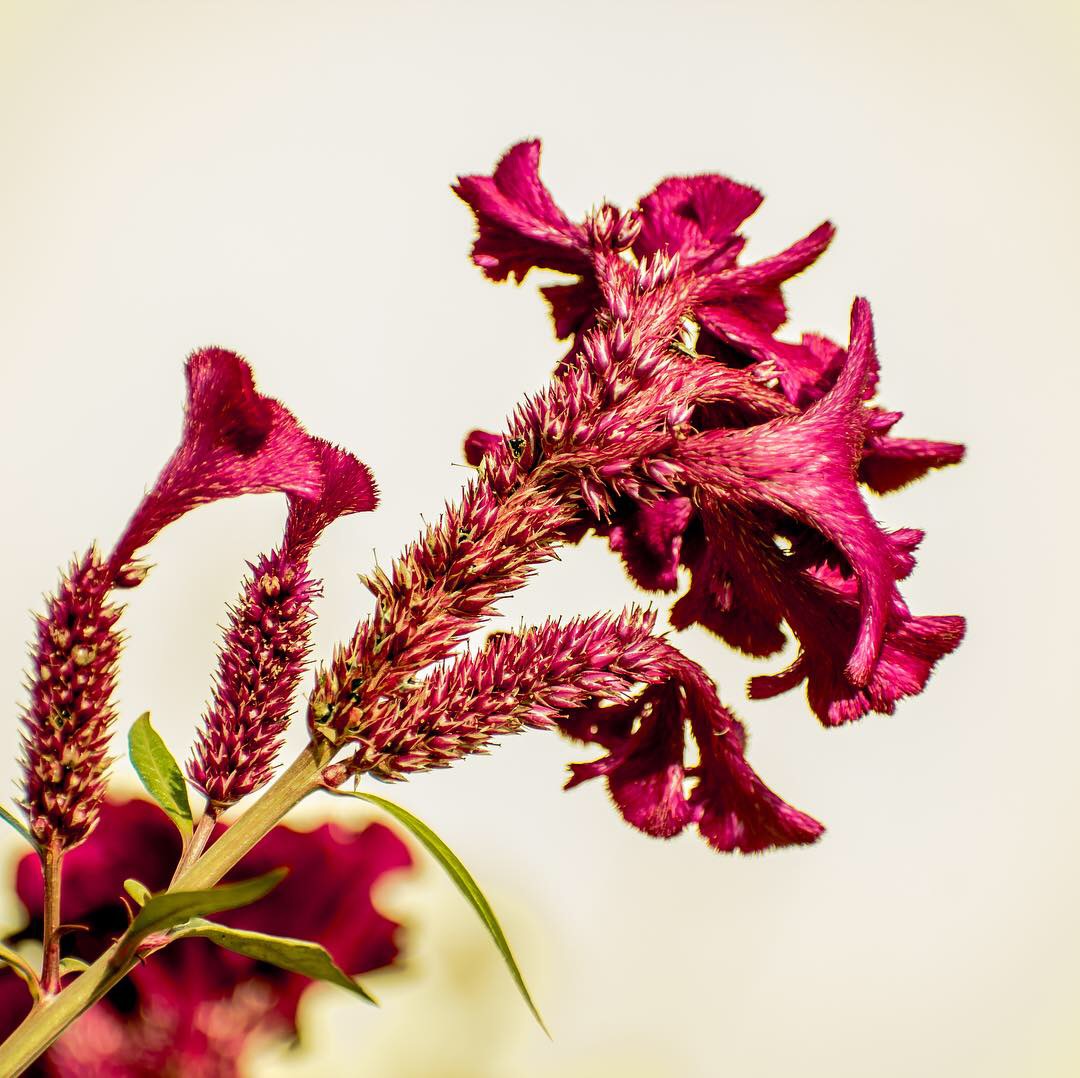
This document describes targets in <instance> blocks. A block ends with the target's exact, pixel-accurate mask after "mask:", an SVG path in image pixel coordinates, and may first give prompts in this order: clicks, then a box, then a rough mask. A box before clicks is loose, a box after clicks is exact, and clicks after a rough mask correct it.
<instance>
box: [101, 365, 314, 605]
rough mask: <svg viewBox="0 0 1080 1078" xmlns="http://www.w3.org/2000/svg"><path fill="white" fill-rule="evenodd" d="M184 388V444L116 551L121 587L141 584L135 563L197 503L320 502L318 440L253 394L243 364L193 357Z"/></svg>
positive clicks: (114, 564) (288, 415) (279, 408)
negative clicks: (250, 498)
mask: <svg viewBox="0 0 1080 1078" xmlns="http://www.w3.org/2000/svg"><path fill="white" fill-rule="evenodd" d="M187 383H188V399H187V414H186V416H185V419H184V430H183V435H182V437H181V440H180V445H179V446H178V447H177V449H176V452H175V453H173V455H172V457H171V458H170V459H169V462H168V463H167V464H166V465H165V467H164V469H163V470H162V472H161V475H159V476H158V479H157V482H156V483H155V484H154V486H153V488H152V489H151V490H150V492H149V494H147V495H146V497H145V498H143V500H142V503H141V504H140V505H139V508H138V509H136V511H135V515H134V516H133V517H132V518H131V521H130V522H129V523H128V526H127V528H126V530H125V531H124V534H123V535H122V536H121V537H120V540H119V542H118V543H117V544H116V549H115V550H114V551H113V554H112V558H111V561H110V565H111V567H112V570H113V572H114V574H116V575H117V578H118V583H121V584H128V585H133V584H137V583H138V582H139V581H140V580H141V579H142V573H141V572H140V571H139V569H138V567H137V566H134V565H132V564H131V559H132V558H133V557H134V556H135V554H136V553H137V552H138V551H139V549H140V548H141V547H143V546H145V545H146V544H147V543H149V542H150V540H151V539H153V538H154V536H155V535H157V533H158V532H159V531H161V529H162V528H164V527H165V526H166V525H167V524H171V523H172V522H173V521H174V520H176V519H177V518H179V517H181V516H183V515H184V514H185V513H187V512H188V511H189V510H191V509H194V508H195V507H196V506H198V505H204V504H206V503H207V502H212V501H217V500H219V499H221V498H235V497H237V496H239V495H241V494H263V493H267V492H270V491H283V492H285V493H287V494H293V495H296V496H298V497H301V498H317V497H318V496H319V494H320V493H321V491H322V467H321V462H320V460H319V454H318V451H317V449H316V446H315V444H314V442H313V439H312V438H311V437H310V436H309V435H308V434H307V433H306V432H305V430H304V428H303V427H302V426H301V425H300V423H299V422H298V421H297V420H296V418H295V417H294V416H293V415H292V413H291V412H289V410H288V409H287V408H285V406H284V405H282V404H279V403H278V402H277V401H276V400H273V399H272V398H270V397H264V396H262V394H260V393H258V392H257V391H256V389H255V383H254V380H253V378H252V375H251V368H250V367H249V366H248V365H247V363H246V362H245V361H244V360H243V359H241V358H240V357H239V356H238V355H236V354H235V353H234V352H227V351H225V350H224V349H221V348H205V349H203V350H202V351H200V352H195V353H194V354H193V355H192V356H191V357H190V358H189V359H188V364H187Z"/></svg>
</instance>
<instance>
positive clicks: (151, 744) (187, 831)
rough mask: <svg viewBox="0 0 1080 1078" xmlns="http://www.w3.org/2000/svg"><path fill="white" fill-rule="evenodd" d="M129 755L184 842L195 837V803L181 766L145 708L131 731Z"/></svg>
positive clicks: (153, 796)
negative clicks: (192, 817) (192, 814)
mask: <svg viewBox="0 0 1080 1078" xmlns="http://www.w3.org/2000/svg"><path fill="white" fill-rule="evenodd" d="M128 755H129V756H130V757H131V764H132V766H133V767H134V768H135V772H136V774H137V775H138V776H139V778H140V779H141V780H142V784H143V786H144V787H145V788H146V792H147V793H148V794H149V795H150V796H151V797H152V798H153V799H154V800H155V801H156V802H157V803H158V804H159V805H160V806H161V808H162V809H163V810H164V812H165V814H166V815H167V816H168V817H169V819H170V820H172V822H173V823H174V824H176V827H177V829H178V830H179V832H180V834H181V835H183V837H184V841H185V842H187V841H188V840H189V839H190V838H191V830H192V825H191V804H190V803H189V801H188V795H187V783H186V782H185V781H184V774H183V772H182V771H181V770H180V767H179V765H178V764H177V762H176V760H175V759H174V758H173V754H172V753H171V752H169V747H168V746H167V745H166V744H165V742H164V741H163V740H162V739H161V735H160V734H159V733H158V732H157V731H156V730H155V729H154V727H153V726H152V725H151V724H150V712H149V711H144V712H143V713H142V714H141V715H140V716H139V717H138V718H137V719H136V720H135V724H134V725H133V726H132V727H131V732H130V733H129V734H128Z"/></svg>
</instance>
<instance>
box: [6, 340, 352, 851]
mask: <svg viewBox="0 0 1080 1078" xmlns="http://www.w3.org/2000/svg"><path fill="white" fill-rule="evenodd" d="M186 373H187V402H186V412H185V418H184V427H183V432H182V436H181V440H180V444H179V446H178V447H177V449H176V451H175V453H174V454H173V456H172V457H171V458H170V460H169V462H168V463H167V464H166V466H165V468H164V469H163V470H162V472H161V474H160V476H159V477H158V479H157V482H156V483H155V484H154V486H153V487H152V488H151V490H150V491H149V492H148V493H147V494H146V496H145V497H144V498H143V499H142V501H141V502H140V503H139V505H138V507H137V508H136V510H135V513H134V514H133V516H132V518H131V521H130V523H129V524H128V526H127V528H126V530H125V531H124V534H123V535H122V536H121V538H120V540H119V541H118V543H117V545H116V547H115V548H114V550H113V552H112V554H111V555H110V557H109V558H108V559H107V560H104V561H103V560H102V559H100V558H99V557H98V554H97V553H96V551H94V550H91V551H90V553H89V554H87V555H86V556H85V557H84V558H83V559H82V560H80V561H79V562H77V563H76V564H75V565H74V566H73V567H72V570H71V572H70V573H69V574H68V576H67V577H66V578H65V579H64V580H63V581H62V583H61V587H60V590H59V592H58V594H57V597H56V598H55V599H54V600H52V601H51V602H50V605H49V609H48V612H47V614H46V615H45V616H44V617H43V618H40V619H39V629H38V635H37V646H36V649H35V651H34V653H33V656H32V664H33V665H32V668H31V671H30V677H29V692H30V699H31V702H30V706H29V708H28V709H27V711H26V716H25V722H24V727H25V729H24V734H23V754H24V761H25V764H24V771H25V777H26V790H25V796H24V802H25V804H26V807H27V812H28V814H29V818H30V825H31V829H32V831H33V833H34V836H35V838H36V839H37V840H38V842H39V844H40V845H41V847H42V850H43V852H44V851H46V850H54V851H57V852H62V851H63V850H65V849H69V848H70V847H72V846H75V845H78V843H80V842H82V840H83V839H84V838H86V836H87V835H88V834H89V833H90V831H91V830H92V829H93V827H94V825H95V823H96V821H97V809H98V803H99V802H100V800H101V795H102V792H103V788H104V780H105V771H106V769H107V766H108V762H109V761H108V757H107V752H108V741H109V734H110V732H111V726H112V722H113V719H114V718H115V711H114V708H113V704H112V693H113V688H114V686H115V681H116V664H117V659H118V656H119V647H120V645H119V637H118V635H117V633H116V628H115V626H116V621H117V619H118V618H119V615H120V608H119V607H116V606H114V605H111V604H110V602H109V594H110V592H111V591H112V590H113V589H116V588H131V587H134V586H136V585H138V584H139V583H140V582H141V581H142V579H143V578H144V576H145V566H143V565H142V564H141V563H140V562H138V561H135V560H133V559H134V557H135V555H136V554H137V553H138V551H139V550H140V549H141V548H142V547H144V546H145V545H146V544H147V543H149V542H150V541H151V540H152V539H153V538H154V536H155V535H156V534H157V533H158V532H159V531H160V530H161V529H162V528H163V527H165V526H166V525H168V524H169V523H171V522H172V521H174V520H176V519H178V518H179V517H180V516H182V515H183V514H184V513H186V512H188V511H189V510H190V509H193V508H195V507H196V506H198V505H203V504H206V503H208V502H211V501H215V500H217V499H219V498H232V497H236V496H238V495H241V494H251V493H261V492H266V491H284V492H287V493H288V494H290V496H292V497H294V498H295V497H307V498H318V497H320V496H321V494H322V492H323V477H324V465H323V462H322V460H321V457H320V448H319V443H318V442H317V440H316V439H314V438H312V437H311V436H310V435H309V434H307V432H306V431H305V430H304V429H303V427H302V426H301V425H300V424H299V423H298V422H297V420H296V419H295V417H293V415H292V414H291V413H290V412H289V411H288V410H287V409H286V408H284V407H283V406H282V405H281V404H279V403H278V402H277V401H276V400H273V399H272V398H270V397H264V396H262V395H261V394H260V393H258V392H257V391H256V390H255V385H254V381H253V379H252V374H251V369H250V367H249V366H248V365H247V363H246V362H245V361H244V360H243V359H241V358H240V357H239V356H238V355H236V354H234V353H232V352H226V351H224V350H222V349H219V348H209V349H204V350H202V351H199V352H195V353H194V354H193V355H191V356H190V357H189V358H188V361H187V367H186ZM368 478H369V482H370V477H368Z"/></svg>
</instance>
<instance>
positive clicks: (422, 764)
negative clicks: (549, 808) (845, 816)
mask: <svg viewBox="0 0 1080 1078" xmlns="http://www.w3.org/2000/svg"><path fill="white" fill-rule="evenodd" d="M654 621H655V618H654V616H653V615H652V614H650V613H646V612H643V611H640V610H631V611H628V612H626V613H624V614H623V615H622V616H620V617H611V616H603V615H594V616H593V617H589V618H575V619H573V620H572V621H570V622H568V623H566V624H560V623H559V622H556V621H551V622H548V623H547V624H545V625H543V626H541V627H540V628H537V629H526V630H523V631H521V632H517V633H497V634H494V635H493V636H491V637H490V638H489V639H488V641H487V642H486V643H485V644H484V646H483V647H482V648H480V649H479V650H478V651H476V652H475V653H467V654H465V655H463V656H461V657H460V658H458V659H457V660H455V661H454V662H453V663H451V664H449V665H447V666H445V667H443V668H442V669H440V670H438V671H436V672H435V673H433V674H432V675H431V676H430V677H428V678H426V679H425V681H424V682H423V684H422V685H421V686H418V687H417V688H415V689H413V690H411V691H408V692H405V693H401V694H399V695H398V696H397V697H396V698H395V699H394V700H392V701H388V702H387V705H386V706H385V707H383V708H381V709H378V710H376V711H374V712H371V713H369V719H368V721H367V722H364V723H360V724H358V725H357V726H356V727H354V728H353V729H352V731H351V738H352V740H354V741H357V742H359V746H360V747H359V748H358V749H357V750H356V752H355V753H354V754H353V756H352V757H351V758H350V759H349V760H348V761H347V762H346V763H344V764H342V765H340V766H338V767H337V768H336V769H335V771H334V774H333V776H332V778H333V780H334V781H341V780H343V779H344V778H346V777H347V776H348V775H362V774H370V775H372V776H373V777H375V778H379V779H382V780H384V781H387V780H395V779H402V778H407V777H408V776H409V775H410V774H412V773H415V772H417V771H424V770H429V769H431V768H437V767H448V766H449V765H450V764H452V763H454V762H455V761H456V760H458V759H460V758H461V757H462V756H465V755H468V754H470V753H476V752H483V751H484V750H485V747H486V746H487V745H488V744H489V743H490V742H491V741H492V740H493V739H494V738H496V737H499V736H502V735H506V734H511V733H516V732H518V731H520V730H523V729H526V728H532V729H554V728H558V729H561V730H562V731H563V732H564V733H567V734H569V735H570V736H572V737H576V738H578V739H580V740H582V741H587V742H595V743H597V744H599V745H601V746H603V747H604V748H606V749H607V750H608V755H607V756H606V757H604V758H603V759H601V760H598V761H596V762H594V763H591V764H579V765H575V767H574V768H573V777H572V779H571V781H570V783H569V785H571V786H574V785H577V784H578V783H580V782H584V781H585V780H586V779H589V778H594V777H597V776H599V775H604V776H606V778H607V781H608V786H609V789H610V790H611V794H612V798H613V799H614V801H615V803H616V805H617V806H618V807H619V809H620V811H621V812H622V813H623V816H624V817H625V818H626V819H627V821H628V822H629V823H631V824H633V825H634V826H635V827H637V828H639V829H640V830H642V831H645V832H646V833H648V834H652V835H658V836H661V837H664V838H669V837H671V836H672V835H676V834H678V833H679V832H680V831H682V830H683V828H684V827H686V826H687V824H689V823H696V824H697V826H698V828H699V830H700V831H701V833H702V834H703V835H704V836H705V837H706V839H708V841H709V842H710V843H711V844H712V845H713V846H715V847H716V848H717V849H722V850H734V849H740V850H743V851H746V852H752V851H756V850H761V849H765V848H766V847H768V846H774V845H775V846H785V845H791V844H793V843H805V842H811V841H813V840H814V839H815V838H817V836H818V835H819V834H821V831H822V828H821V825H820V824H819V823H817V822H816V821H815V820H813V819H811V818H810V817H809V816H806V815H805V814H804V813H801V812H799V811H798V810H796V809H794V808H792V807H791V806H790V805H787V804H785V803H784V802H783V801H782V800H781V799H780V798H778V797H777V796H776V795H775V794H773V793H772V791H771V790H769V789H768V787H766V786H765V784H764V783H763V782H762V781H761V779H760V778H758V776H757V775H756V774H755V772H754V771H753V769H752V768H751V767H750V765H749V764H748V763H747V761H746V759H745V757H744V754H743V750H744V748H745V734H744V732H743V729H742V726H741V725H740V724H739V722H738V721H737V720H736V719H735V718H734V717H733V716H732V715H731V714H730V712H729V711H728V710H727V709H726V708H725V707H724V706H723V705H722V704H721V703H720V700H719V699H718V697H717V696H716V690H715V688H714V686H713V684H712V682H711V681H710V680H709V678H708V677H707V676H706V674H705V673H704V671H703V670H701V668H700V667H698V666H697V664H695V663H693V662H691V661H690V660H689V659H687V658H686V657H685V656H684V655H682V654H681V653H680V652H679V651H678V650H677V649H675V648H674V647H672V646H671V645H670V644H668V643H667V642H666V641H664V640H662V639H661V638H659V637H657V636H655V635H654V633H653V626H654ZM641 686H644V688H643V689H640V688H639V687H641ZM687 733H689V734H691V736H692V737H693V739H694V741H695V742H696V743H697V746H698V761H697V762H696V763H694V764H688V763H687V762H686V759H685V757H686V735H687Z"/></svg>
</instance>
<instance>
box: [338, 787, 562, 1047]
mask: <svg viewBox="0 0 1080 1078" xmlns="http://www.w3.org/2000/svg"><path fill="white" fill-rule="evenodd" d="M334 792H335V793H336V794H338V795H339V796H342V797H358V798H359V799H360V800H361V801H367V802H368V804H371V805H377V806H378V807H379V808H381V809H383V810H384V811H385V812H388V813H389V814H390V815H391V816H393V817H394V819H395V820H397V821H398V822H399V823H402V824H404V825H405V826H406V827H407V828H408V829H409V830H410V831H411V832H412V833H413V834H414V835H415V836H416V838H417V839H419V841H420V842H421V843H422V844H423V845H424V847H425V848H426V849H427V850H428V852H429V853H430V854H431V855H432V856H433V857H434V858H435V860H436V861H438V862H439V864H440V865H442V867H443V868H444V869H445V870H446V873H447V875H448V876H449V877H450V879H452V880H453V881H454V884H455V885H456V886H457V889H458V890H459V891H460V892H461V893H462V894H463V895H464V896H465V898H466V899H467V900H468V902H469V904H470V905H471V906H472V908H473V909H474V910H476V912H477V914H478V915H479V917H480V920H481V921H483V922H484V927H485V928H486V929H487V930H488V934H489V935H490V936H491V938H492V939H493V940H494V941H495V946H496V947H498V949H499V953H500V954H501V955H502V956H503V960H504V961H505V962H506V966H507V968H508V969H509V970H510V976H511V977H513V978H514V983H515V984H516V985H517V987H518V991H519V992H520V993H521V995H522V998H523V999H524V1000H525V1002H526V1004H527V1005H528V1007H529V1010H530V1011H532V1014H533V1017H534V1018H535V1019H536V1021H537V1022H538V1023H539V1024H540V1028H541V1029H542V1030H543V1031H544V1032H545V1033H547V1035H548V1036H549V1037H550V1036H551V1034H550V1033H548V1028H547V1026H546V1025H544V1020H543V1018H541V1017H540V1012H539V1011H538V1010H537V1008H536V1004H535V1003H534V1002H533V999H532V996H530V995H529V990H528V988H526V986H525V979H524V977H522V975H521V970H520V969H518V964H517V962H516V961H515V959H514V955H513V952H512V951H511V950H510V944H509V943H508V942H507V940H506V936H505V935H504V933H503V930H502V928H501V926H500V925H499V922H498V919H497V918H496V917H495V913H494V911H493V910H492V908H491V906H490V904H489V903H488V900H487V899H486V898H485V897H484V893H483V891H481V890H480V888H479V886H478V885H477V883H476V880H474V879H473V878H472V876H471V875H470V874H469V870H468V869H467V868H466V867H465V866H464V865H463V864H462V863H461V862H460V861H459V860H458V859H457V857H456V856H455V854H454V852H453V851H452V850H451V849H450V847H449V846H447V845H446V843H445V842H443V840H442V839H441V838H439V836H438V835H436V834H435V832H434V831H432V830H431V828H430V827H428V826H427V824H425V823H424V822H423V821H422V820H418V819H417V818H416V817H415V816H414V815H413V814H412V813H411V812H408V811H407V810H406V809H403V808H402V807H401V806H400V805H397V804H395V803H394V802H393V801H387V800H386V799H385V798H383V797H377V796H376V795H375V794H368V793H363V792H362V791H360V790H335V791H334Z"/></svg>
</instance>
